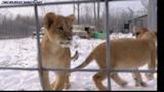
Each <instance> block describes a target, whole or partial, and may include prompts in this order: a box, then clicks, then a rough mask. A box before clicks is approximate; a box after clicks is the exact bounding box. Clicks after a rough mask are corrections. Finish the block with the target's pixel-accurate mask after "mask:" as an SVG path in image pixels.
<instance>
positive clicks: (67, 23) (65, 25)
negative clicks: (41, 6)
mask: <svg viewBox="0 0 164 92" xmlns="http://www.w3.org/2000/svg"><path fill="white" fill-rule="evenodd" d="M74 20H75V17H74V15H70V16H66V17H65V16H61V15H56V14H54V13H52V12H49V13H47V14H46V15H45V17H44V21H43V23H44V28H45V30H44V31H45V35H46V36H47V37H48V39H49V40H50V41H51V42H53V43H55V44H59V45H68V44H70V42H71V40H72V25H73V23H74Z"/></svg>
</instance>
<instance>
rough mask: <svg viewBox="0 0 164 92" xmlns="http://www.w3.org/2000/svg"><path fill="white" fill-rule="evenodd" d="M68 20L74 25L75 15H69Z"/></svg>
mask: <svg viewBox="0 0 164 92" xmlns="http://www.w3.org/2000/svg"><path fill="white" fill-rule="evenodd" d="M67 18H68V19H69V21H70V22H72V23H73V22H74V21H75V16H74V15H73V14H71V15H69V16H68V17H67Z"/></svg>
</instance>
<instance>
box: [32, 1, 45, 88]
mask: <svg viewBox="0 0 164 92" xmlns="http://www.w3.org/2000/svg"><path fill="white" fill-rule="evenodd" d="M34 4H35V5H34V11H35V20H36V36H37V48H38V54H37V55H38V68H39V70H38V72H39V78H40V84H41V87H42V89H43V90H44V86H43V77H42V76H43V67H42V59H41V49H40V36H39V31H40V24H39V18H38V9H37V0H34Z"/></svg>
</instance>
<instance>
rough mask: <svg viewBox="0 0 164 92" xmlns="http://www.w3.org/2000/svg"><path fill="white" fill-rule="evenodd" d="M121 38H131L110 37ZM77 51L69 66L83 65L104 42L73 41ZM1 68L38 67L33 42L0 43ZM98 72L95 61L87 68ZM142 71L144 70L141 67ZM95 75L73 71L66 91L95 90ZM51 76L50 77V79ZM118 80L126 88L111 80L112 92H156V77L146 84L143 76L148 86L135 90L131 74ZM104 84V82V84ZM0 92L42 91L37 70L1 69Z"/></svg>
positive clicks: (77, 39)
mask: <svg viewBox="0 0 164 92" xmlns="http://www.w3.org/2000/svg"><path fill="white" fill-rule="evenodd" d="M120 37H132V35H131V34H127V35H125V34H124V35H123V34H117V35H116V34H113V35H111V39H116V38H120ZM75 39H76V44H74V46H75V45H77V48H71V51H72V55H73V54H74V53H75V50H78V51H79V58H78V60H76V61H72V62H71V67H75V66H77V65H79V64H80V63H82V62H83V61H84V60H85V58H86V57H87V56H88V55H89V53H90V52H91V51H92V49H93V48H95V47H96V46H97V45H98V44H100V43H102V42H104V41H105V40H100V39H91V40H87V39H80V38H75ZM0 48H1V49H0V67H23V68H25V67H32V68H34V67H35V68H36V67H37V43H36V39H32V38H31V37H29V38H23V39H10V40H0ZM87 68H89V69H98V66H97V65H96V63H95V62H92V63H91V64H89V65H88V66H87V67H86V69H87ZM142 69H146V66H143V67H142ZM94 73H95V72H92V73H91V72H74V73H72V74H71V77H70V80H71V88H70V89H69V90H97V89H96V87H95V85H94V83H93V80H92V76H93V75H94ZM52 75H54V74H53V73H50V78H51V80H53V77H52ZM120 76H121V78H123V79H124V80H126V81H128V86H127V87H125V88H121V87H119V86H118V85H117V84H116V83H115V82H114V81H112V82H111V85H112V90H157V74H155V78H156V79H155V80H151V81H148V80H147V79H146V78H145V76H144V74H143V79H144V81H145V82H146V83H147V84H148V86H147V87H144V88H143V87H135V86H134V80H133V78H132V76H131V74H130V73H120ZM104 84H107V80H105V81H104ZM0 90H41V86H40V82H39V77H38V72H37V71H14V70H0Z"/></svg>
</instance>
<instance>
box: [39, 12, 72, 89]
mask: <svg viewBox="0 0 164 92" xmlns="http://www.w3.org/2000/svg"><path fill="white" fill-rule="evenodd" d="M74 20H75V17H74V16H73V15H70V16H67V17H65V16H61V15H56V14H54V13H52V12H49V13H47V14H46V15H45V17H44V28H45V30H44V36H43V39H42V42H41V57H42V66H43V68H51V69H54V68H55V69H69V68H70V61H71V54H70V49H69V47H68V45H70V42H71V40H72V25H73V22H74ZM55 73H56V80H55V82H53V84H50V82H49V76H48V71H43V76H42V77H43V87H44V88H43V89H45V90H52V89H53V90H62V89H64V88H65V87H67V88H68V86H69V85H70V83H69V73H68V72H67V71H56V72H55Z"/></svg>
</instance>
